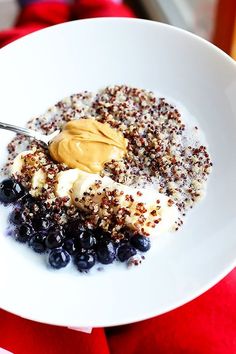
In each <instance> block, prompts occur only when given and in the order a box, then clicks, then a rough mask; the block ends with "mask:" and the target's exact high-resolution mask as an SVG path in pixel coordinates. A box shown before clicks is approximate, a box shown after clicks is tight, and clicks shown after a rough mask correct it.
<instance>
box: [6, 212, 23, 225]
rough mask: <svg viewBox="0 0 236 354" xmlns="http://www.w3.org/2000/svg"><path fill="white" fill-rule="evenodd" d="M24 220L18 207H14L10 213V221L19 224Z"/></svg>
mask: <svg viewBox="0 0 236 354" xmlns="http://www.w3.org/2000/svg"><path fill="white" fill-rule="evenodd" d="M24 221H25V216H24V214H23V212H22V211H21V210H20V209H14V210H13V212H12V213H11V215H10V222H11V223H12V224H14V225H21V224H22V223H23V222H24Z"/></svg>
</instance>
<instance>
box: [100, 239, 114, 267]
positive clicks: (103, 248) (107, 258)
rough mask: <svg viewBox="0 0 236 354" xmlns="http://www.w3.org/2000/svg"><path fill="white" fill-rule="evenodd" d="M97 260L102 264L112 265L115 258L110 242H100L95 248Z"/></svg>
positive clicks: (112, 245)
mask: <svg viewBox="0 0 236 354" xmlns="http://www.w3.org/2000/svg"><path fill="white" fill-rule="evenodd" d="M97 256H98V260H99V262H100V263H102V264H109V263H112V262H113V261H114V259H115V257H116V250H115V247H114V244H113V243H112V242H111V241H110V242H105V241H104V242H100V243H99V244H98V246H97Z"/></svg>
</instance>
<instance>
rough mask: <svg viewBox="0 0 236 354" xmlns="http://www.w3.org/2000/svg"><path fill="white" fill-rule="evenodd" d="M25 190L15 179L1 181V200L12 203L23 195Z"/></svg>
mask: <svg viewBox="0 0 236 354" xmlns="http://www.w3.org/2000/svg"><path fill="white" fill-rule="evenodd" d="M24 193H25V191H24V188H23V186H22V185H21V184H20V183H18V182H16V181H14V180H13V179H4V180H3V181H2V182H1V183H0V202H2V203H12V202H15V201H16V200H18V199H19V198H21V197H23V195H24Z"/></svg>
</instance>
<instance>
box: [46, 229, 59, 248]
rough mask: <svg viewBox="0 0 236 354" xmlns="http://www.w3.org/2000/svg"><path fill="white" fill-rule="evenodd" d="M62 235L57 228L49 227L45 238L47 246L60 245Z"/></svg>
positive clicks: (56, 246) (54, 246)
mask: <svg viewBox="0 0 236 354" xmlns="http://www.w3.org/2000/svg"><path fill="white" fill-rule="evenodd" d="M62 242H63V236H62V233H61V231H60V229H58V228H49V231H48V235H47V237H46V239H45V244H46V247H47V248H50V249H51V248H58V247H60V246H61V245H62Z"/></svg>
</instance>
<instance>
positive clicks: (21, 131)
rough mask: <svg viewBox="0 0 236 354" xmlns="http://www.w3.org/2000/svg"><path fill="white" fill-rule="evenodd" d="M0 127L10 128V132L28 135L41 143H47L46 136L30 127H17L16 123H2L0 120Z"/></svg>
mask: <svg viewBox="0 0 236 354" xmlns="http://www.w3.org/2000/svg"><path fill="white" fill-rule="evenodd" d="M0 129H5V130H11V131H12V132H15V133H18V134H22V135H26V136H29V137H31V138H33V139H36V140H38V141H39V142H40V143H42V144H47V143H48V138H47V137H46V136H43V135H42V134H40V133H38V132H36V131H35V130H32V129H28V128H22V127H17V126H16V125H12V124H8V123H2V122H0Z"/></svg>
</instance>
